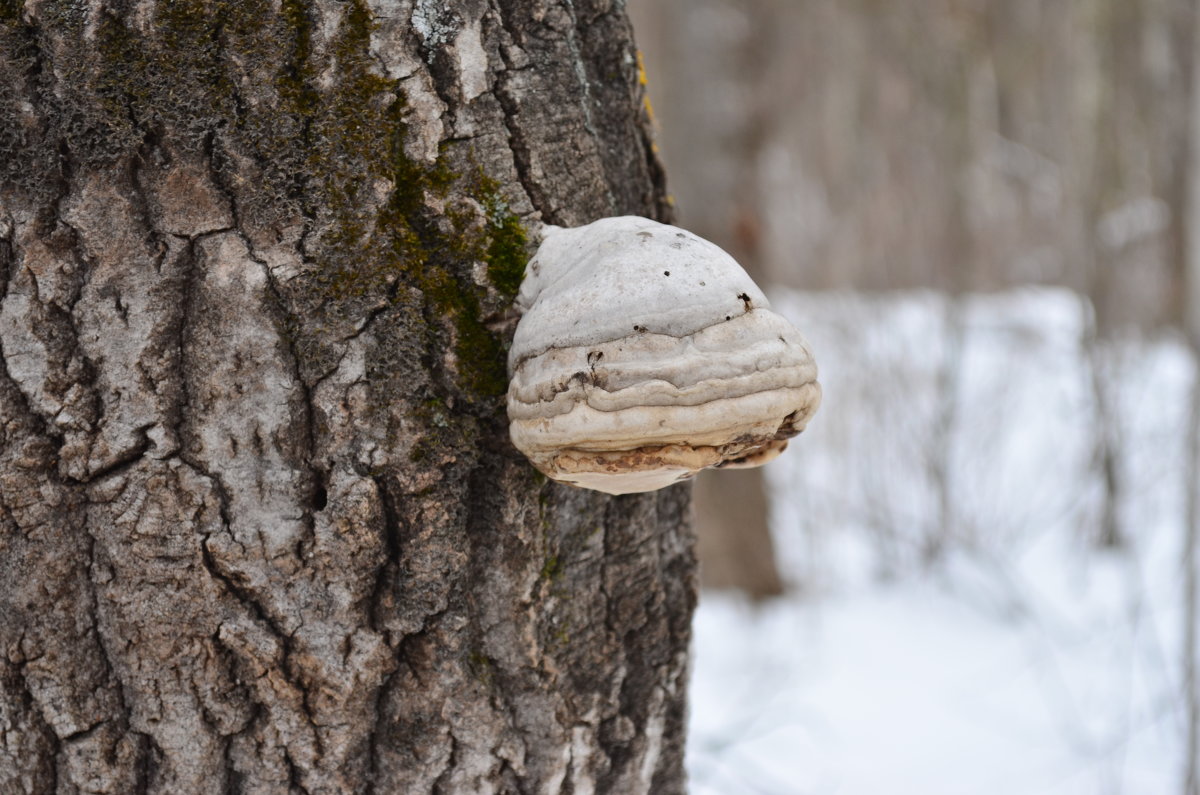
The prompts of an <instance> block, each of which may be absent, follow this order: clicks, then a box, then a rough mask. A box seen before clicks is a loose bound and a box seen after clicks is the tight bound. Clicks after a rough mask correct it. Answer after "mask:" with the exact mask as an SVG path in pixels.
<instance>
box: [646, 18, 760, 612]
mask: <svg viewBox="0 0 1200 795" xmlns="http://www.w3.org/2000/svg"><path fill="white" fill-rule="evenodd" d="M630 12H631V14H632V15H633V17H634V22H635V27H636V29H637V32H638V37H639V41H644V42H647V43H648V44H649V46H648V47H647V48H645V49H644V50H643V57H644V58H645V59H646V61H647V64H648V68H649V72H650V80H649V82H650V85H651V87H652V88H651V90H652V91H654V92H655V95H656V96H659V95H660V92H659V91H658V90H656V89H658V88H659V87H658V86H656V85H655V84H656V82H657V80H658V79H659V76H660V75H663V74H666V75H668V78H667V79H668V80H672V82H671V83H669V84H668V85H664V86H662V87H661V98H662V101H663V103H664V104H665V106H666V107H667V108H669V110H670V112H671V113H672V114H673V115H672V118H671V123H670V125H669V126H670V128H671V132H672V134H674V135H675V136H684V137H685V138H686V143H685V144H683V145H682V146H680V148H679V151H680V152H682V153H686V154H683V155H682V156H681V162H685V163H686V164H687V166H686V167H685V168H684V169H683V170H682V171H681V174H680V177H679V180H678V181H675V180H674V178H672V186H673V189H674V190H675V193H674V196H675V197H676V198H677V199H678V201H679V204H680V206H681V207H682V211H683V213H684V217H685V218H686V226H687V227H688V228H689V229H690V230H692V231H693V232H695V233H696V234H698V235H700V236H702V237H705V238H707V239H709V240H712V241H714V242H715V243H716V244H717V245H719V246H721V247H722V248H723V249H725V250H726V251H728V252H729V253H730V254H732V255H733V257H734V258H735V259H736V260H737V261H738V262H739V263H740V264H741V265H742V266H743V267H744V268H745V269H746V271H747V273H749V274H750V277H751V278H752V279H754V280H755V281H756V282H758V283H759V284H765V278H766V276H767V271H766V269H765V267H764V262H763V257H762V246H761V234H762V225H763V215H764V212H765V210H764V208H763V207H762V206H761V203H762V202H764V201H766V200H767V198H768V197H767V196H766V194H765V191H764V189H763V186H762V185H761V184H760V180H759V177H760V168H759V162H758V161H759V158H760V157H761V152H762V147H763V140H762V136H763V134H764V133H766V132H767V131H769V130H770V129H771V123H770V116H771V114H772V113H774V112H775V111H774V109H773V108H774V105H775V104H777V102H778V100H779V97H777V96H773V95H771V94H769V93H767V92H768V91H769V90H770V86H769V84H768V83H767V82H766V80H765V78H766V76H767V72H768V67H769V62H768V60H767V59H769V58H770V57H771V56H772V50H771V48H770V47H769V46H764V43H763V41H762V38H763V36H764V35H769V32H770V31H772V30H773V29H774V23H775V22H777V21H780V18H781V17H782V14H779V13H776V11H775V4H774V3H773V2H762V0H755V2H751V3H749V4H746V3H739V4H736V6H735V5H731V4H730V3H728V2H725V1H724V0H718V1H716V2H714V0H695V2H689V3H686V4H684V5H678V4H676V5H672V6H669V7H668V6H663V7H657V6H655V5H653V4H651V3H649V2H640V3H633V4H631V7H630ZM751 20H752V21H753V24H751ZM668 62H669V63H670V67H669V68H668V67H667V66H666V64H667V63H668ZM694 86H703V87H704V94H705V99H704V100H700V99H699V98H694V99H692V100H686V99H683V98H680V97H678V96H676V95H675V94H674V93H673V92H675V91H692V90H693V87H694ZM695 494H696V506H695V507H696V511H695V525H696V536H697V540H698V546H697V550H698V554H699V558H700V579H701V583H702V585H704V586H705V587H707V588H718V589H736V590H741V591H743V592H745V593H747V594H749V595H750V596H751V597H753V598H755V599H761V598H764V597H769V596H777V595H779V594H781V593H783V581H782V579H781V577H780V575H779V569H778V566H777V565H776V562H775V554H774V546H773V543H772V541H771V533H770V529H769V503H768V501H767V491H766V483H765V480H764V478H763V472H762V470H761V469H750V470H742V471H739V472H721V473H712V472H709V473H701V474H700V475H699V476H698V477H697V479H696V490H695Z"/></svg>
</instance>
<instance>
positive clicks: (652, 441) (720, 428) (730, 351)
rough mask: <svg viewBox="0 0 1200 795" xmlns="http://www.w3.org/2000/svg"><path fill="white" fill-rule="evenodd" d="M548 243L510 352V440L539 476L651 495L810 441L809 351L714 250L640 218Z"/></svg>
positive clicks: (555, 232) (550, 237)
mask: <svg viewBox="0 0 1200 795" xmlns="http://www.w3.org/2000/svg"><path fill="white" fill-rule="evenodd" d="M543 236H544V237H543V240H542V243H541V246H540V247H539V248H538V250H537V253H536V254H535V255H534V257H533V259H532V260H530V262H529V265H528V267H527V268H526V271H525V280H524V281H523V282H522V284H521V290H520V294H519V295H518V296H517V307H518V309H520V310H521V311H522V312H523V313H524V314H523V316H522V317H521V321H520V323H519V324H518V325H517V330H516V335H515V337H514V339H513V344H512V348H511V349H510V351H509V355H508V369H509V374H510V378H511V380H510V382H509V387H508V417H509V422H510V426H509V428H510V434H511V436H512V440H513V444H515V445H516V447H517V449H519V450H520V451H521V452H522V453H524V454H525V455H526V456H528V457H529V459H530V461H531V462H532V463H533V465H534V466H536V467H537V468H538V469H539V470H541V471H542V472H544V473H545V474H546V475H548V476H549V477H551V478H554V479H555V480H560V481H563V482H566V483H571V484H574V485H576V486H581V487H584V488H589V489H596V490H598V491H604V492H608V493H609V494H628V493H631V492H639V491H653V490H654V489H660V488H662V487H664V486H668V485H670V484H672V483H674V482H676V481H679V480H683V479H686V478H689V477H691V476H693V475H694V474H696V473H697V472H699V471H700V470H701V469H705V468H707V467H721V466H758V465H760V464H763V463H765V462H766V461H769V460H770V459H772V458H774V457H775V456H776V455H778V454H779V453H780V452H782V451H783V448H784V447H786V446H787V441H786V440H787V439H788V438H789V437H792V436H795V435H796V434H798V433H800V431H802V430H804V426H805V425H806V424H807V422H808V419H809V417H811V416H812V414H813V413H814V412H815V411H816V410H817V406H818V405H819V404H820V401H821V388H820V386H819V385H818V384H817V366H816V363H815V362H814V361H813V357H812V352H811V350H810V349H809V346H808V343H807V342H806V341H805V339H804V337H803V336H801V334H800V332H799V331H797V330H796V329H795V328H794V327H793V326H792V325H791V324H790V323H788V322H787V321H786V320H784V319H783V318H782V317H780V316H779V315H777V314H775V313H774V312H772V311H771V309H770V305H769V304H768V302H767V299H766V296H764V295H763V294H762V291H761V290H759V289H758V287H757V286H756V285H755V284H754V282H753V281H751V280H750V277H749V276H747V275H746V272H745V271H744V270H742V268H741V266H740V265H738V264H737V262H735V261H734V259H733V258H732V257H730V256H729V255H728V254H726V253H725V252H724V251H722V250H721V249H720V248H718V247H717V246H715V245H713V244H712V243H709V242H708V241H706V240H703V239H701V238H699V237H696V236H695V235H693V234H691V233H690V232H686V231H684V230H682V229H679V228H677V227H674V226H667V225H665V224H660V223H657V222H655V221H651V220H649V219H646V218H638V217H635V216H624V217H620V218H604V219H602V220H599V221H596V222H594V223H591V224H588V225H587V226H581V227H577V228H575V229H563V228H561V227H555V226H547V227H545V229H544V231H543Z"/></svg>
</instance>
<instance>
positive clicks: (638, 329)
mask: <svg viewBox="0 0 1200 795" xmlns="http://www.w3.org/2000/svg"><path fill="white" fill-rule="evenodd" d="M633 330H634V331H636V332H637V333H638V334H645V333H646V327H645V326H639V325H638V324H637V323H634V324H633Z"/></svg>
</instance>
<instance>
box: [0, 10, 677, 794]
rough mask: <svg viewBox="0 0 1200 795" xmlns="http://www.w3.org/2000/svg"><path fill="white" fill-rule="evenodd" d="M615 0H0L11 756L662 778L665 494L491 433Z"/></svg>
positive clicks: (448, 779) (574, 186) (0, 769)
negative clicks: (551, 478)
mask: <svg viewBox="0 0 1200 795" xmlns="http://www.w3.org/2000/svg"><path fill="white" fill-rule="evenodd" d="M640 90H641V89H640V87H639V82H638V74H637V66H636V58H635V53H634V51H633V45H632V41H631V33H630V29H629V24H628V21H627V19H626V17H625V14H624V10H623V6H622V4H621V3H620V2H614V1H613V0H559V2H553V1H552V0H451V2H429V1H428V0H171V1H170V2H168V0H24V1H22V0H0V298H2V302H0V354H2V356H0V363H2V365H3V367H2V369H0V792H4V793H18V792H21V793H24V792H28V793H50V792H60V793H76V792H87V793H121V794H122V795H125V793H137V792H156V793H192V792H196V793H200V792H203V793H216V792H238V793H276V792H279V793H285V792H286V793H301V792H307V793H351V792H354V793H359V792H380V793H384V792H387V793H420V792H445V793H448V792H471V793H476V792H513V793H515V792H531V793H532V792H537V793H542V792H547V793H556V792H572V793H585V792H614V793H644V792H654V793H670V792H679V791H682V790H683V773H682V747H683V716H684V687H685V671H686V660H687V646H688V639H689V629H688V626H689V619H690V614H691V610H692V607H693V604H694V600H695V575H694V560H693V553H692V541H691V537H690V532H689V530H688V528H687V523H686V520H685V513H686V511H687V508H688V494H687V490H686V488H684V487H676V488H674V489H670V490H666V491H664V492H660V493H658V494H652V495H639V496H631V497H624V498H608V497H605V496H603V495H599V494H595V493H590V492H584V491H578V490H571V489H567V488H564V487H558V486H556V485H554V484H550V483H547V482H546V481H545V480H544V479H542V478H541V477H540V476H538V475H537V474H536V473H535V472H534V471H533V470H532V469H531V468H530V467H529V466H527V465H526V464H525V463H524V462H523V460H521V459H520V458H519V456H518V455H517V454H516V453H515V451H513V450H512V449H511V447H510V445H509V444H508V441H507V436H506V433H507V430H506V422H505V418H504V411H503V399H502V393H503V390H504V387H505V374H504V363H503V358H504V340H505V334H508V333H511V326H512V319H511V317H509V316H508V315H507V314H506V313H507V311H508V306H509V304H510V300H511V297H512V295H513V293H514V291H515V288H516V286H517V283H518V281H519V278H520V273H521V268H522V266H523V263H524V257H525V255H526V253H527V251H528V248H529V244H528V242H527V240H526V231H525V230H526V229H527V228H529V226H530V224H531V223H534V222H536V220H537V219H538V218H541V219H543V220H545V221H549V222H553V223H559V224H568V225H569V224H576V223H582V222H586V221H589V220H592V219H594V218H596V217H599V216H605V215H613V214H620V213H639V214H643V215H650V216H652V217H653V216H657V217H661V216H662V215H663V213H665V212H666V210H665V204H664V203H663V201H662V199H663V195H664V193H663V186H662V178H661V173H660V170H659V168H658V166H657V162H656V160H655V158H654V155H653V154H652V153H651V147H650V143H649V141H648V133H647V126H646V124H645V118H644V114H645V111H644V109H643V106H642V98H641V96H640Z"/></svg>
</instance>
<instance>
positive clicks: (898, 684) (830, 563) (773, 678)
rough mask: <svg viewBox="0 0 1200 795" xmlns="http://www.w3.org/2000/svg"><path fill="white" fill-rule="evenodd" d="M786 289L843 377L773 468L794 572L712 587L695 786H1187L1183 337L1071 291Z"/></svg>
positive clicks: (736, 790)
mask: <svg viewBox="0 0 1200 795" xmlns="http://www.w3.org/2000/svg"><path fill="white" fill-rule="evenodd" d="M772 300H773V303H774V305H775V308H776V309H777V310H779V311H781V312H782V313H783V314H785V315H787V316H788V317H789V318H790V319H791V320H792V321H793V322H794V323H795V324H796V325H797V326H798V327H799V328H800V329H801V330H802V331H803V332H804V333H805V334H806V335H807V336H808V337H809V339H810V341H811V342H812V344H813V347H814V350H815V351H816V354H817V362H818V365H819V367H820V371H821V383H822V386H823V388H824V395H825V398H824V404H823V406H822V408H821V410H820V412H818V414H817V415H816V417H815V418H814V420H813V421H812V423H811V424H810V426H809V429H808V431H806V432H805V433H804V434H803V436H801V437H800V438H799V439H797V440H795V441H794V442H793V444H792V445H791V447H790V449H789V450H788V451H787V453H785V455H784V456H783V457H782V458H781V459H780V460H779V461H777V462H775V463H773V464H772V465H771V466H770V467H768V468H767V470H766V472H767V478H768V482H769V484H770V490H771V505H772V512H773V516H772V533H773V535H774V539H775V543H776V547H777V552H778V555H779V563H780V567H781V569H782V570H783V574H784V576H785V578H786V579H787V581H788V586H789V590H788V594H787V595H786V596H784V597H783V598H781V599H777V600H772V601H769V602H766V603H764V604H763V605H761V606H754V605H751V604H750V603H748V602H746V601H744V600H742V599H739V598H737V597H735V596H731V595H727V594H719V593H713V592H706V593H704V594H702V598H701V603H700V609H699V612H698V615H697V618H696V639H695V655H694V659H695V663H694V673H693V679H692V691H691V692H692V701H691V704H692V706H691V710H692V712H691V736H690V740H689V760H688V765H689V773H690V778H691V791H692V792H693V793H695V794H696V795H742V794H743V793H746V794H748V795H751V794H757V793H763V794H764V795H765V794H771V795H774V794H779V795H784V794H787V795H791V794H793V793H802V794H804V795H808V794H809V793H812V794H813V795H817V794H820V793H840V794H842V795H859V794H862V795H867V794H870V795H878V793H921V794H922V795H938V794H939V793H946V794H947V795H1001V794H1003V795H1013V794H1014V793H1016V794H1019V795H1040V794H1042V793H1045V794H1046V795H1051V794H1053V795H1075V794H1079V795H1085V794H1086V795H1116V794H1117V793H1133V794H1134V795H1142V794H1145V793H1176V792H1179V791H1180V790H1181V784H1180V782H1181V776H1182V775H1183V769H1184V762H1185V760H1184V757H1183V755H1184V737H1185V727H1186V714H1185V706H1184V702H1183V699H1182V697H1181V694H1182V693H1183V685H1182V681H1181V680H1182V675H1181V671H1182V667H1181V655H1182V652H1181V640H1182V630H1183V613H1182V608H1181V605H1182V603H1183V600H1182V596H1181V594H1182V587H1183V586H1182V581H1183V578H1182V568H1181V563H1180V561H1181V559H1182V555H1181V550H1182V542H1183V520H1182V517H1183V513H1184V505H1183V489H1182V486H1183V483H1182V473H1183V469H1184V468H1183V455H1184V438H1183V436H1184V429H1185V428H1186V427H1187V422H1186V419H1187V410H1188V404H1189V391H1190V389H1191V383H1192V378H1193V366H1192V360H1191V358H1190V356H1189V354H1188V352H1187V348H1186V346H1185V345H1184V344H1183V343H1182V341H1181V340H1178V339H1175V338H1172V337H1170V336H1160V337H1153V338H1151V337H1145V336H1129V337H1127V338H1120V337H1118V338H1117V341H1116V342H1114V341H1111V340H1109V341H1105V342H1097V341H1095V337H1094V334H1093V333H1092V328H1093V323H1092V318H1091V309H1090V306H1089V304H1088V303H1087V302H1086V301H1085V300H1083V299H1081V298H1080V297H1079V296H1078V295H1076V294H1075V293H1072V292H1070V291H1067V290H1061V289H1025V290H1015V291H1010V292H1005V293H999V294H991V295H977V296H967V297H961V298H958V299H951V298H949V297H947V296H946V295H945V294H941V293H934V292H902V293H889V294H881V295H876V296H870V295H864V294H855V293H817V294H802V293H776V294H775V295H774V296H773V298H772ZM1105 449H1107V450H1109V451H1110V452H1111V453H1112V456H1111V458H1112V459H1113V460H1115V462H1116V464H1117V471H1116V475H1117V478H1116V481H1115V482H1116V483H1118V484H1119V485H1120V488H1119V489H1118V490H1115V491H1114V490H1113V489H1112V488H1109V487H1107V486H1106V484H1107V483H1108V482H1109V481H1108V480H1106V479H1105V478H1104V476H1103V467H1102V462H1103V455H1102V452H1103V450H1105ZM1106 501H1108V502H1109V505H1110V507H1111V509H1112V510H1115V511H1116V514H1115V515H1116V516H1117V519H1118V521H1117V527H1119V528H1120V532H1121V537H1120V538H1119V539H1117V541H1118V542H1119V543H1118V544H1117V545H1116V546H1113V545H1112V544H1106V543H1104V541H1105V540H1104V539H1102V538H1101V531H1100V528H1101V525H1102V521H1101V518H1102V516H1103V514H1104V511H1105V505H1106ZM1108 540H1109V541H1111V540H1112V539H1108Z"/></svg>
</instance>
